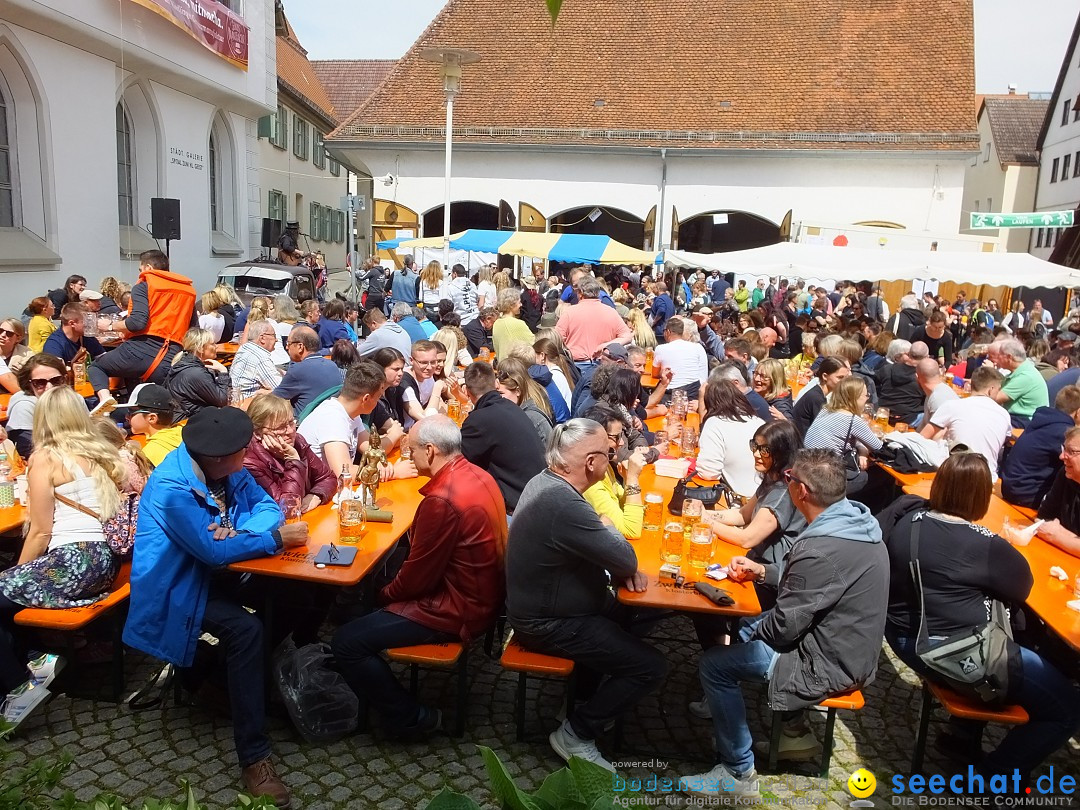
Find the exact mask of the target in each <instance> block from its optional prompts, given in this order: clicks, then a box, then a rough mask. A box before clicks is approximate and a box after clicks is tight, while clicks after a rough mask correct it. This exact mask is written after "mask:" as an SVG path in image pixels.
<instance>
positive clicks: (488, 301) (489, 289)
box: [462, 281, 495, 323]
mask: <svg viewBox="0 0 1080 810" xmlns="http://www.w3.org/2000/svg"><path fill="white" fill-rule="evenodd" d="M476 298H477V301H479V300H480V299H481V298H483V299H484V303H483V304H482V305H481V306H485V307H493V306H495V285H494V284H493V283H491V282H490V281H481V282H480V283H479V284H477V285H476ZM462 323H464V321H462Z"/></svg>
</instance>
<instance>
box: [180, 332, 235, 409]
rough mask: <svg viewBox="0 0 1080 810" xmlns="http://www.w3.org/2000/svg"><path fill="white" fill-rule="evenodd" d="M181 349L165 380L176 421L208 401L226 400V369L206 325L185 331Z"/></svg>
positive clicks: (215, 403)
mask: <svg viewBox="0 0 1080 810" xmlns="http://www.w3.org/2000/svg"><path fill="white" fill-rule="evenodd" d="M181 345H182V346H183V351H181V352H178V353H177V355H176V357H174V358H173V361H172V366H171V367H170V368H169V372H168V376H167V377H166V380H165V387H166V388H168V389H169V393H170V394H171V395H172V398H173V401H174V402H175V403H176V421H177V422H180V421H183V420H184V419H190V418H191V417H193V416H194V415H195V414H196V413H198V412H199V411H200V410H202V409H203V408H206V407H209V406H211V405H213V406H215V407H218V408H224V407H225V406H226V405H228V404H229V370H228V369H227V368H225V366H223V365H222V364H221V363H219V362H218V360H217V343H216V342H215V341H214V336H213V335H212V334H211V333H210V332H209V331H208V330H206V329H200V328H199V327H197V326H193V327H192V328H191V329H188V330H187V332H185V333H184V340H183V343H182V344H181Z"/></svg>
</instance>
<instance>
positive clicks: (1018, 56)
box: [285, 0, 1080, 93]
mask: <svg viewBox="0 0 1080 810" xmlns="http://www.w3.org/2000/svg"><path fill="white" fill-rule="evenodd" d="M498 1H499V0H492V2H498ZM974 1H975V91H976V92H977V93H1004V92H1006V91H1007V88H1008V85H1009V84H1015V85H1017V88H1018V90H1019V92H1021V93H1026V92H1028V91H1032V90H1034V91H1040V90H1042V91H1049V90H1053V89H1054V80H1055V79H1056V78H1057V72H1058V69H1059V67H1060V66H1061V60H1062V58H1063V57H1064V55H1065V47H1066V45H1067V44H1068V41H1069V34H1070V33H1071V32H1072V28H1073V24H1074V22H1075V21H1076V15H1077V12H1078V11H1080V6H1078V4H1077V2H1076V0H1036V2H1033V3H1027V4H1023V3H1017V2H1016V0H974ZM536 2H537V3H541V2H542V0H536ZM568 2H588V0H568ZM885 2H889V0H885ZM941 2H950V0H941ZM442 6H443V0H397V1H396V2H395V3H393V4H392V5H386V4H382V3H375V2H374V0H286V3H285V10H286V12H287V13H288V15H289V19H290V21H291V22H292V24H293V27H294V28H295V29H296V32H297V35H298V36H299V37H300V41H301V42H302V43H303V45H304V47H305V48H307V50H308V52H309V54H310V56H311V58H312V59H397V58H398V57H400V56H402V55H403V54H404V53H405V51H406V50H407V49H408V47H409V46H410V45H411V44H412V43H413V41H414V40H415V39H416V38H417V37H418V36H419V35H420V33H421V32H422V31H423V30H424V28H425V27H426V26H427V24H428V23H429V22H431V20H432V18H434V16H435V15H436V14H437V13H438V11H439V9H441V8H442Z"/></svg>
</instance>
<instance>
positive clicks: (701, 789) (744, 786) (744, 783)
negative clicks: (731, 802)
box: [679, 763, 761, 799]
mask: <svg viewBox="0 0 1080 810" xmlns="http://www.w3.org/2000/svg"><path fill="white" fill-rule="evenodd" d="M679 790H681V791H682V792H683V793H686V794H688V795H690V796H701V797H702V798H705V799H718V798H724V797H731V798H756V797H758V796H760V795H761V783H760V780H759V779H758V775H757V771H755V770H754V769H753V768H751V769H750V770H748V771H747V772H746V773H744V774H743V775H742V776H736V775H735V774H734V773H733V772H732V771H730V770H729V769H728V767H727V766H726V765H724V764H722V763H721V764H720V765H716V766H715V767H714V768H713V769H712V770H711V771H707V772H706V773H699V774H695V775H693V776H682V777H680V778H679Z"/></svg>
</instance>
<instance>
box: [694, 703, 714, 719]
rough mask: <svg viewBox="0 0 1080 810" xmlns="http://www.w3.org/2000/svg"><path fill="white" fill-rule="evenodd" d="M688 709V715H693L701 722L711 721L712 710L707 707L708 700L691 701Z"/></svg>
mask: <svg viewBox="0 0 1080 810" xmlns="http://www.w3.org/2000/svg"><path fill="white" fill-rule="evenodd" d="M688 708H689V709H690V714H692V715H694V717H697V718H700V719H702V720H712V708H711V707H710V706H709V699H708V698H702V699H701V700H691V701H690V705H689V706H688Z"/></svg>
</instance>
